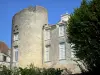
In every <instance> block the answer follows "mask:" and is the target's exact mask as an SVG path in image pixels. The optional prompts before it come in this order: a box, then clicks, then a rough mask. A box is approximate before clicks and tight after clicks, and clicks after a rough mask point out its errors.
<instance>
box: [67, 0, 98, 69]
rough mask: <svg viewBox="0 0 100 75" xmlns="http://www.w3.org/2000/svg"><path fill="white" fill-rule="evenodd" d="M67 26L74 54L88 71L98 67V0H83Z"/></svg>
mask: <svg viewBox="0 0 100 75" xmlns="http://www.w3.org/2000/svg"><path fill="white" fill-rule="evenodd" d="M67 27H68V28H67V31H68V39H69V43H71V44H73V45H74V46H73V47H72V48H73V50H74V53H75V56H76V57H77V58H79V60H80V61H83V62H84V63H85V64H86V66H87V67H86V68H87V69H88V70H89V71H93V70H97V69H100V0H91V1H86V0H83V1H82V3H81V6H80V7H79V8H76V9H75V10H74V13H73V14H71V17H70V19H69V24H68V26H67Z"/></svg>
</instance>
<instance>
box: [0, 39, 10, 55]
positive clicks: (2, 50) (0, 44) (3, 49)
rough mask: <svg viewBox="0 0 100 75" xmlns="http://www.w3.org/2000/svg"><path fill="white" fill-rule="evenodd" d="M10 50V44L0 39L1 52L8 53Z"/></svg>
mask: <svg viewBox="0 0 100 75" xmlns="http://www.w3.org/2000/svg"><path fill="white" fill-rule="evenodd" d="M8 50H9V48H8V46H7V45H6V44H5V43H4V42H2V41H0V52H1V53H7V52H8Z"/></svg>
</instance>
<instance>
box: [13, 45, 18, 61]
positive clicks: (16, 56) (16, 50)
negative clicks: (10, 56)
mask: <svg viewBox="0 0 100 75" xmlns="http://www.w3.org/2000/svg"><path fill="white" fill-rule="evenodd" d="M14 54H15V61H18V46H15V47H14Z"/></svg>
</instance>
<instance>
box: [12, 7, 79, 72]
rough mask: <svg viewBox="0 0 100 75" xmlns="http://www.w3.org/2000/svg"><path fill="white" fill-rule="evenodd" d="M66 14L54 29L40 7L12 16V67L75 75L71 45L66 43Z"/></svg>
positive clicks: (26, 9) (76, 70)
mask: <svg viewBox="0 0 100 75" xmlns="http://www.w3.org/2000/svg"><path fill="white" fill-rule="evenodd" d="M69 17H70V16H69V15H68V14H64V15H62V16H61V20H60V21H59V22H58V23H57V24H55V25H49V24H48V12H47V10H46V9H45V8H44V7H41V6H35V7H28V8H25V9H23V10H21V11H20V12H18V13H16V14H15V15H14V17H13V20H12V49H11V50H12V51H11V55H12V59H11V65H12V66H21V67H26V66H27V65H30V64H34V65H35V66H36V67H55V68H66V67H67V68H68V69H70V70H72V71H73V72H79V69H78V68H76V67H77V64H76V63H75V62H73V60H72V59H73V53H72V51H71V50H72V49H71V45H70V44H69V43H67V41H68V39H67V33H66V26H67V25H66V24H67V22H68V19H69Z"/></svg>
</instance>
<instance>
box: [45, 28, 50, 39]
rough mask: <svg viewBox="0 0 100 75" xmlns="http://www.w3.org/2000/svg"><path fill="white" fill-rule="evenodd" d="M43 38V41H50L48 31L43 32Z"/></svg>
mask: <svg viewBox="0 0 100 75" xmlns="http://www.w3.org/2000/svg"><path fill="white" fill-rule="evenodd" d="M44 33H45V34H44V37H45V40H49V39H50V30H45V31H44Z"/></svg>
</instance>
